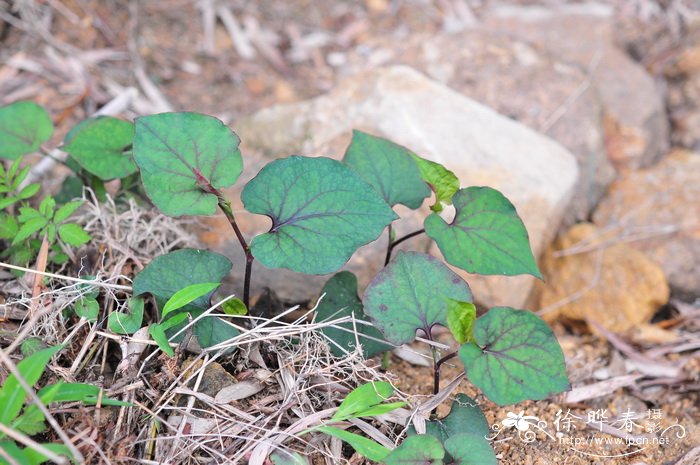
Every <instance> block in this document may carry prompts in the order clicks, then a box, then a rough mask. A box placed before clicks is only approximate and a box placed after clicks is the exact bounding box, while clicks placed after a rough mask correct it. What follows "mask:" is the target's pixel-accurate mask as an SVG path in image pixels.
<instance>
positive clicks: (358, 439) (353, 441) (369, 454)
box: [314, 426, 390, 462]
mask: <svg viewBox="0 0 700 465" xmlns="http://www.w3.org/2000/svg"><path fill="white" fill-rule="evenodd" d="M314 429H315V430H316V431H320V432H322V433H325V434H327V435H329V436H334V437H336V438H338V439H340V440H342V441H345V442H347V443H348V444H350V445H351V446H352V448H353V449H355V451H356V452H357V453H358V454H360V455H361V456H363V457H366V458H368V459H369V460H372V461H373V462H381V461H382V460H383V459H384V457H386V456H387V454H389V452H390V451H389V449H387V448H386V447H384V446H382V445H381V444H379V443H377V442H375V441H373V440H371V439H367V438H366V437H364V436H360V435H359V434H355V433H351V432H350V431H345V430H344V429H340V428H336V427H334V426H319V427H317V428H314Z"/></svg>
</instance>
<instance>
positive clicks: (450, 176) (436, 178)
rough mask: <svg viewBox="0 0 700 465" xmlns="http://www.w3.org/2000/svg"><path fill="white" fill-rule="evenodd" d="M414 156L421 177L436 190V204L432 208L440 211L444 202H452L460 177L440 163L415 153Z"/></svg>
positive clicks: (449, 203)
mask: <svg viewBox="0 0 700 465" xmlns="http://www.w3.org/2000/svg"><path fill="white" fill-rule="evenodd" d="M412 156H413V160H414V161H415V162H416V165H418V171H419V172H420V176H421V178H423V180H424V181H425V182H427V183H428V185H429V186H430V189H432V190H433V192H435V204H434V205H433V206H432V207H430V209H431V210H433V211H434V212H436V213H440V212H441V211H442V209H443V207H442V204H443V203H445V204H447V205H451V204H452V196H453V195H454V193H455V192H457V191H458V190H459V179H457V176H455V174H454V173H453V172H452V171H450V170H448V169H447V168H445V167H444V166H442V165H441V164H440V163H435V162H433V161H430V160H426V159H425V158H421V157H419V156H418V155H415V154H412Z"/></svg>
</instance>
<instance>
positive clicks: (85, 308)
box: [73, 297, 100, 322]
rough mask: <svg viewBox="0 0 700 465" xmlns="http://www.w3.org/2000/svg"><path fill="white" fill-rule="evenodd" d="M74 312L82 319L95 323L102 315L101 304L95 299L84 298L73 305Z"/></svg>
mask: <svg viewBox="0 0 700 465" xmlns="http://www.w3.org/2000/svg"><path fill="white" fill-rule="evenodd" d="M73 310H75V314H76V315H78V316H79V317H80V318H85V319H86V320H87V321H90V322H94V321H97V316H98V315H99V314H100V304H99V303H97V300H95V299H94V298H93V297H82V298H80V299H79V300H78V301H77V302H76V303H75V304H74V305H73Z"/></svg>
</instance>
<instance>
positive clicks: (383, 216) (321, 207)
mask: <svg viewBox="0 0 700 465" xmlns="http://www.w3.org/2000/svg"><path fill="white" fill-rule="evenodd" d="M241 199H242V200H243V204H244V205H245V208H246V209H247V210H248V211H249V212H251V213H258V214H261V215H266V216H268V217H270V218H271V219H272V228H271V229H270V231H269V232H267V233H265V234H261V235H259V236H257V237H255V239H253V241H252V243H251V245H250V248H251V251H252V252H253V255H254V256H255V258H256V259H258V260H260V261H261V262H262V264H263V265H265V266H266V267H268V268H288V269H290V270H293V271H297V272H300V273H306V274H326V273H331V272H333V271H336V270H338V269H339V268H340V267H341V266H343V265H344V264H345V262H347V261H348V259H349V258H350V256H351V255H352V254H353V253H354V252H355V251H356V250H357V249H358V248H359V247H360V246H362V245H365V244H367V243H369V242H372V241H373V240H375V239H376V238H377V237H378V236H379V235H380V234H381V232H382V231H383V230H384V228H385V227H386V226H387V225H388V224H389V223H391V222H392V221H393V220H395V219H396V218H397V216H396V214H395V213H394V212H393V211H392V210H391V208H390V207H389V205H387V204H386V202H384V200H383V199H382V198H381V197H380V196H379V194H378V193H377V192H376V191H375V190H374V189H373V188H372V187H371V186H370V185H369V184H368V183H367V182H366V181H364V180H363V179H362V178H361V177H360V176H359V175H358V174H357V173H355V172H354V171H353V170H351V169H350V168H348V167H347V166H345V165H343V164H342V163H340V162H338V161H336V160H332V159H330V158H324V157H319V158H308V157H299V156H292V157H289V158H284V159H281V160H275V161H273V162H271V163H269V164H268V165H267V166H265V167H264V168H263V169H262V170H261V171H260V173H258V175H257V176H256V177H255V178H253V179H252V180H251V181H250V182H249V183H248V184H247V185H246V186H245V188H244V189H243V193H242V195H241Z"/></svg>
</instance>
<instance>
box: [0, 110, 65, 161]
mask: <svg viewBox="0 0 700 465" xmlns="http://www.w3.org/2000/svg"><path fill="white" fill-rule="evenodd" d="M52 134H53V123H52V122H51V117H49V114H48V113H47V112H46V110H44V109H43V108H42V107H40V106H39V105H37V104H36V103H34V102H16V103H13V104H11V105H7V106H4V107H0V158H9V159H10V160H14V159H16V158H17V157H20V156H22V155H25V154H27V153H32V152H36V151H37V150H38V149H39V147H40V146H41V144H43V143H44V142H46V141H47V140H49V139H50V138H51V135H52Z"/></svg>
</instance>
